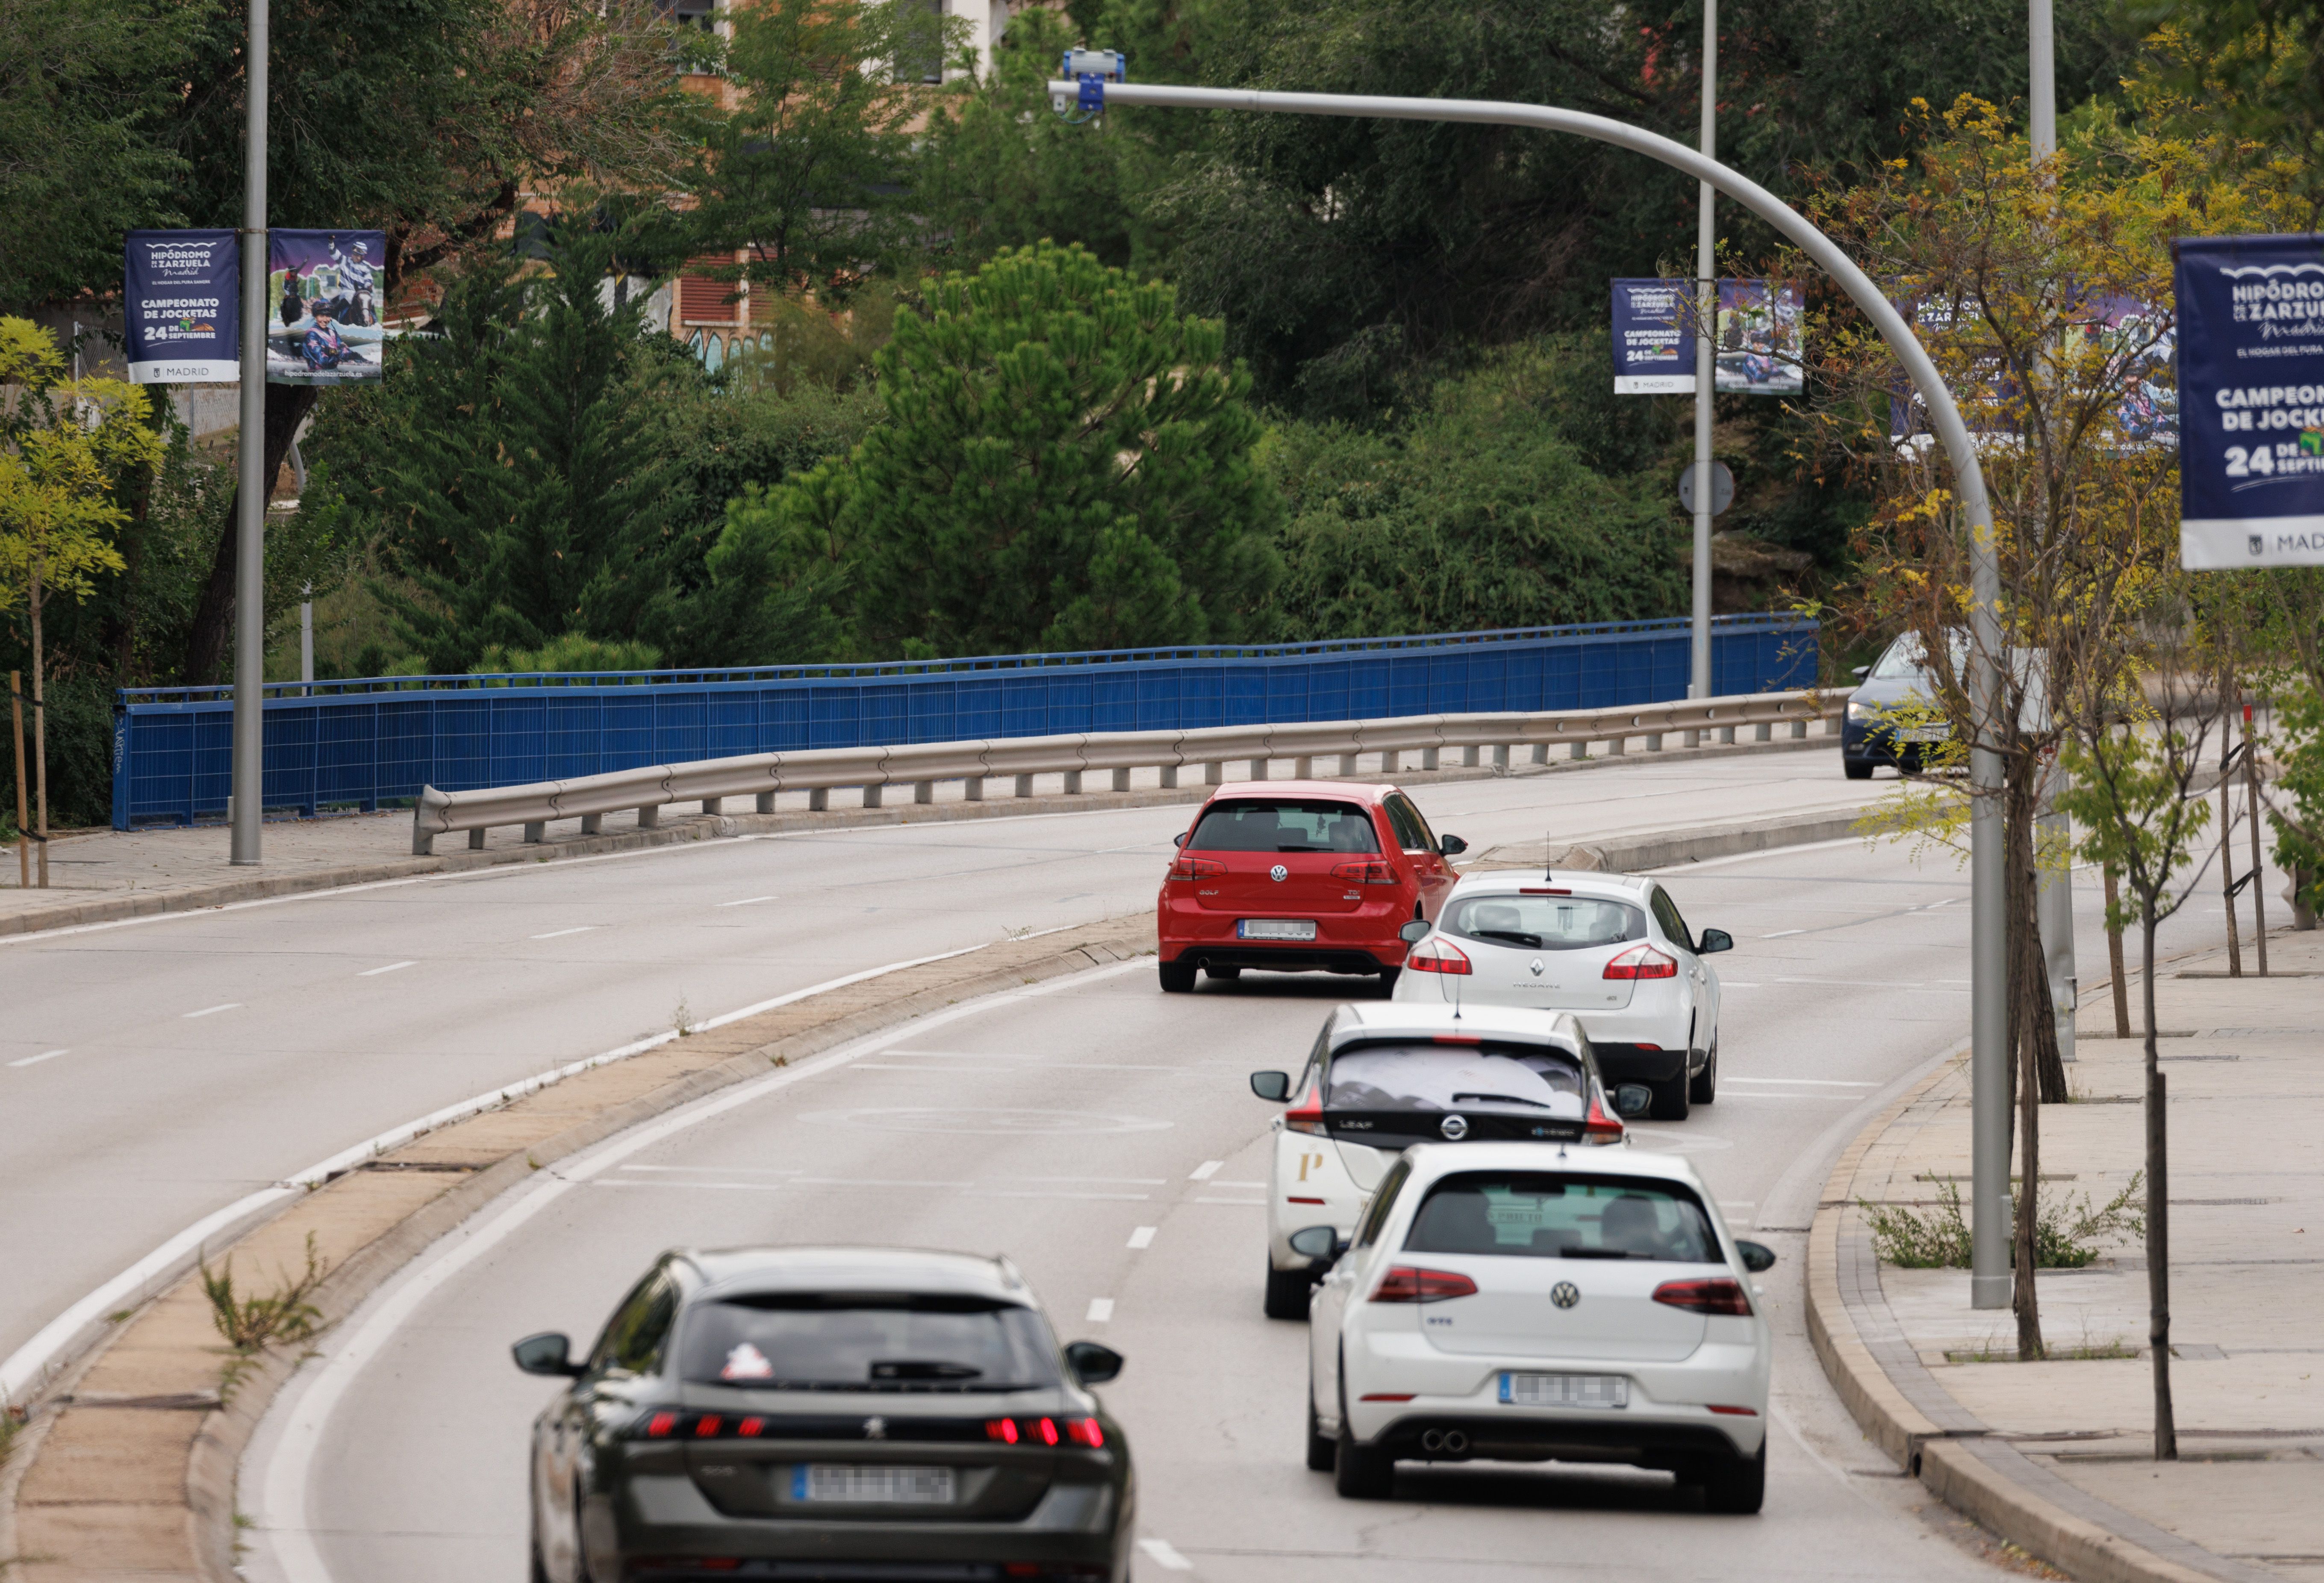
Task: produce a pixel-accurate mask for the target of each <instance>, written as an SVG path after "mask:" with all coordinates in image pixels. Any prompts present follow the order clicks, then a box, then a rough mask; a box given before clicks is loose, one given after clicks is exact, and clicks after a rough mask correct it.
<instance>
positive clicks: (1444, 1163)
mask: <svg viewBox="0 0 2324 1583" xmlns="http://www.w3.org/2000/svg"><path fill="white" fill-rule="evenodd" d="M1405 1158H1406V1159H1407V1160H1409V1161H1411V1162H1412V1180H1414V1181H1417V1182H1431V1181H1434V1180H1436V1179H1437V1178H1438V1177H1441V1176H1451V1175H1452V1174H1454V1173H1455V1172H1458V1171H1572V1172H1577V1173H1580V1174H1582V1175H1587V1176H1635V1177H1637V1178H1639V1179H1640V1180H1656V1179H1659V1180H1665V1181H1676V1182H1683V1183H1684V1184H1685V1185H1686V1186H1687V1187H1689V1188H1692V1189H1693V1190H1695V1191H1696V1192H1697V1193H1703V1192H1704V1191H1705V1190H1704V1188H1703V1185H1702V1179H1701V1177H1699V1176H1697V1175H1696V1174H1695V1172H1694V1167H1693V1166H1692V1164H1690V1163H1689V1162H1687V1159H1686V1157H1685V1156H1684V1155H1683V1154H1657V1153H1650V1152H1648V1151H1646V1150H1644V1149H1629V1148H1613V1149H1609V1148H1602V1147H1600V1148H1584V1147H1582V1146H1581V1145H1579V1144H1572V1145H1569V1144H1565V1143H1415V1144H1413V1145H1412V1146H1411V1147H1410V1148H1408V1149H1406V1151H1405Z"/></svg>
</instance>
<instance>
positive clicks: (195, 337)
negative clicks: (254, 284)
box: [121, 231, 242, 384]
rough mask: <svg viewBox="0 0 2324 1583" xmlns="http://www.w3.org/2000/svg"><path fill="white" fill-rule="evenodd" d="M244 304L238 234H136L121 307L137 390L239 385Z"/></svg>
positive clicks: (124, 269)
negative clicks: (143, 387) (147, 386)
mask: <svg viewBox="0 0 2324 1583" xmlns="http://www.w3.org/2000/svg"><path fill="white" fill-rule="evenodd" d="M241 299H242V260H241V250H240V248H239V247H238V246H237V245H235V235H234V233H233V232H232V231H132V232H130V233H129V238H128V245H126V246H125V247H124V249H123V253H122V266H121V301H122V323H123V328H124V329H125V330H126V332H127V336H126V340H127V345H126V347H125V350H126V352H127V354H128V358H129V377H130V380H131V382H132V383H134V384H237V383H239V382H240V380H241V378H242V347H241V341H240V337H241V333H242V315H241V312H240V304H241Z"/></svg>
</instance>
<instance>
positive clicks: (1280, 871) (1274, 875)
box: [1267, 863, 1291, 884]
mask: <svg viewBox="0 0 2324 1583" xmlns="http://www.w3.org/2000/svg"><path fill="white" fill-rule="evenodd" d="M1267 877H1268V878H1269V879H1271V880H1273V881H1274V882H1275V883H1276V884H1282V883H1283V882H1284V881H1285V880H1286V879H1289V878H1290V877H1291V871H1290V870H1289V869H1287V868H1286V867H1284V866H1283V865H1281V864H1280V863H1278V864H1277V865H1276V866H1274V867H1273V868H1270V869H1268V871H1267Z"/></svg>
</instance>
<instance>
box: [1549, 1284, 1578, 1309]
mask: <svg viewBox="0 0 2324 1583" xmlns="http://www.w3.org/2000/svg"><path fill="white" fill-rule="evenodd" d="M1549 1301H1552V1302H1554V1303H1555V1304H1556V1305H1557V1306H1558V1307H1560V1308H1572V1306H1573V1305H1574V1304H1575V1303H1577V1302H1580V1301H1582V1288H1580V1287H1579V1286H1576V1285H1575V1284H1573V1282H1571V1281H1561V1282H1558V1283H1557V1284H1556V1285H1554V1286H1553V1287H1551V1288H1550V1289H1549Z"/></svg>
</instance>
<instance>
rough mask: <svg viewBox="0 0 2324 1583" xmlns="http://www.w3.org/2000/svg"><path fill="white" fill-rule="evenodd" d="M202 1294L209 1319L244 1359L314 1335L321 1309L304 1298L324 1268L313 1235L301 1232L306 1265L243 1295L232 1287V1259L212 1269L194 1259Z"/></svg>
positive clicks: (312, 1290)
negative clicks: (263, 1289) (269, 1288)
mask: <svg viewBox="0 0 2324 1583" xmlns="http://www.w3.org/2000/svg"><path fill="white" fill-rule="evenodd" d="M198 1264H199V1265H200V1269H201V1274H202V1294H203V1295H204V1296H206V1297H208V1299H209V1300H210V1319H211V1321H212V1322H213V1323H214V1324H216V1325H217V1331H218V1334H219V1335H221V1336H223V1337H225V1338H226V1345H227V1346H229V1347H233V1348H234V1350H235V1352H236V1353H238V1354H240V1355H241V1356H243V1357H244V1358H249V1357H253V1356H256V1355H257V1354H258V1353H259V1352H261V1351H263V1350H264V1349H265V1348H266V1347H272V1346H277V1345H287V1344H290V1343H292V1342H298V1341H304V1340H306V1339H307V1338H309V1337H310V1336H312V1335H314V1333H315V1327H316V1325H317V1324H318V1322H319V1321H320V1320H321V1319H322V1317H323V1310H320V1309H318V1308H317V1307H316V1306H315V1305H314V1303H313V1302H312V1301H309V1300H310V1299H311V1298H312V1297H313V1296H314V1293H315V1288H317V1287H318V1286H319V1285H321V1284H322V1283H323V1277H324V1275H325V1274H327V1273H328V1267H327V1265H325V1264H324V1263H323V1258H322V1255H321V1254H318V1252H316V1250H315V1234H314V1233H313V1232H311V1231H310V1232H309V1233H308V1234H307V1267H306V1268H305V1269H304V1270H303V1271H301V1272H300V1273H299V1274H298V1275H296V1276H291V1275H287V1274H286V1275H284V1276H283V1277H282V1280H281V1284H280V1285H278V1286H277V1287H276V1288H275V1289H274V1290H273V1291H270V1292H264V1293H257V1292H254V1293H252V1294H251V1295H249V1296H247V1297H244V1296H242V1295H240V1294H238V1293H237V1292H236V1291H235V1289H234V1260H233V1258H232V1257H231V1256H229V1257H228V1258H227V1259H226V1263H225V1264H222V1265H220V1266H219V1267H218V1269H217V1271H216V1272H215V1273H213V1272H212V1271H211V1269H210V1266H209V1261H208V1259H202V1260H199V1261H198Z"/></svg>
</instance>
